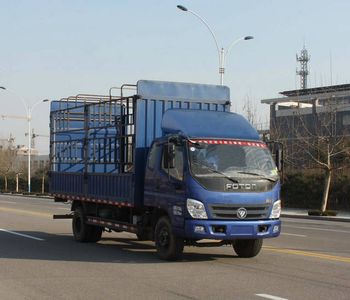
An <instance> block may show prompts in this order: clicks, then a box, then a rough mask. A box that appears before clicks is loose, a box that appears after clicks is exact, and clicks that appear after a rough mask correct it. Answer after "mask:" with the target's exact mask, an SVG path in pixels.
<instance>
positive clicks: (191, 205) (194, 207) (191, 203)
mask: <svg viewBox="0 0 350 300" xmlns="http://www.w3.org/2000/svg"><path fill="white" fill-rule="evenodd" d="M187 211H188V212H189V214H190V215H191V217H192V218H194V219H208V216H207V212H206V211H205V207H204V204H203V203H202V202H200V201H198V200H194V199H187Z"/></svg>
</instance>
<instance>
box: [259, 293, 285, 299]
mask: <svg viewBox="0 0 350 300" xmlns="http://www.w3.org/2000/svg"><path fill="white" fill-rule="evenodd" d="M255 296H258V297H262V298H266V299H272V300H288V299H286V298H281V297H277V296H273V295H269V294H255Z"/></svg>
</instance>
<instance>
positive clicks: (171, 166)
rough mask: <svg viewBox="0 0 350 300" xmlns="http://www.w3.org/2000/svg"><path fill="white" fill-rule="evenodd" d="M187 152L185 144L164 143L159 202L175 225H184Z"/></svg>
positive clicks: (158, 184) (158, 188) (159, 177)
mask: <svg viewBox="0 0 350 300" xmlns="http://www.w3.org/2000/svg"><path fill="white" fill-rule="evenodd" d="M184 162H185V153H184V146H183V145H175V144H174V143H172V142H167V143H165V144H163V145H162V155H161V161H160V169H159V173H158V174H159V176H158V182H157V185H156V188H157V196H158V199H157V203H158V204H159V206H160V207H162V208H163V209H165V210H166V211H167V212H168V214H169V216H170V217H171V219H172V224H173V226H178V227H182V226H183V223H184V212H185V203H186V195H185V183H184V182H185V181H184V173H185V172H184V167H185V164H184Z"/></svg>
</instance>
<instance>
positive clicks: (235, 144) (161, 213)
mask: <svg viewBox="0 0 350 300" xmlns="http://www.w3.org/2000/svg"><path fill="white" fill-rule="evenodd" d="M126 89H134V91H132V92H131V93H132V95H131V96H129V95H128V96H125V94H126V91H129V92H128V94H130V90H126ZM230 105H231V101H230V91H229V88H228V87H225V86H217V85H205V84H191V83H176V82H166V81H150V80H140V81H138V82H137V84H136V85H124V86H122V87H121V89H120V95H118V96H112V95H111V90H110V94H109V96H98V95H84V94H81V95H77V96H74V97H68V98H64V99H61V100H59V101H53V102H51V112H50V172H49V177H50V193H51V194H52V195H53V196H54V198H55V201H57V202H71V213H70V214H66V215H55V216H54V218H56V219H60V218H61V219H64V218H67V219H68V218H71V219H72V230H73V235H74V238H75V240H77V241H79V242H97V241H99V240H100V239H101V236H102V233H103V232H106V231H109V232H111V231H115V232H122V231H126V232H132V233H135V234H136V235H137V238H138V239H139V240H152V241H154V242H155V246H156V249H157V254H158V256H159V257H160V258H161V259H164V260H176V259H178V258H179V257H181V255H182V253H183V249H184V246H198V247H207V246H208V247H209V246H222V245H232V247H233V250H234V251H235V253H236V254H237V255H238V256H239V257H254V256H256V255H257V254H258V253H259V252H260V250H261V247H262V243H263V239H265V238H272V237H277V236H278V235H279V234H280V231H281V221H280V219H279V217H280V212H281V201H280V179H279V172H278V170H279V164H280V163H279V162H280V159H277V161H278V163H275V161H274V159H273V158H272V155H271V152H270V150H269V148H268V147H267V145H266V143H264V142H263V141H261V140H260V139H259V135H258V133H257V131H256V130H255V129H254V128H253V127H252V126H251V125H250V124H249V122H248V121H247V120H246V119H245V118H244V117H243V116H241V115H239V114H236V113H231V112H230ZM278 155H280V154H278V153H277V156H278Z"/></svg>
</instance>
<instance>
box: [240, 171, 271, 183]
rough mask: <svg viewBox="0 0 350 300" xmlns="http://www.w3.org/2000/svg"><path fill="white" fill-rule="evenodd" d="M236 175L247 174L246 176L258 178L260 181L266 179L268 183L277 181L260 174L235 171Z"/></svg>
mask: <svg viewBox="0 0 350 300" xmlns="http://www.w3.org/2000/svg"><path fill="white" fill-rule="evenodd" d="M237 173H239V174H247V175H253V176H258V177H260V178H261V179H266V180H269V181H271V182H276V181H277V179H275V178H271V177H267V176H265V175H264V174H260V173H254V172H245V171H237Z"/></svg>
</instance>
